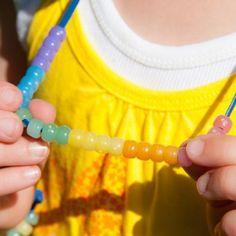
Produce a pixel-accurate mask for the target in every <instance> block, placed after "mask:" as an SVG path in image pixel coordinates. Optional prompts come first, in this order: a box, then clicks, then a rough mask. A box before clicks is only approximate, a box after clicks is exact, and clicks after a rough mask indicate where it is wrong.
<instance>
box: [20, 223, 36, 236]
mask: <svg viewBox="0 0 236 236" xmlns="http://www.w3.org/2000/svg"><path fill="white" fill-rule="evenodd" d="M16 230H17V231H18V232H19V233H20V234H22V235H23V236H28V235H31V234H32V232H33V227H32V226H31V225H30V224H28V223H27V222H25V221H23V222H21V223H20V224H19V225H17V226H16Z"/></svg>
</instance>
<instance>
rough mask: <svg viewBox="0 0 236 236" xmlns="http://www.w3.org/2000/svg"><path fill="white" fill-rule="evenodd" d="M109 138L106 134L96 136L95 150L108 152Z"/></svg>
mask: <svg viewBox="0 0 236 236" xmlns="http://www.w3.org/2000/svg"><path fill="white" fill-rule="evenodd" d="M110 143H111V138H110V137H108V136H106V135H101V136H98V137H97V143H96V150H97V151H98V152H102V153H107V152H109V148H110Z"/></svg>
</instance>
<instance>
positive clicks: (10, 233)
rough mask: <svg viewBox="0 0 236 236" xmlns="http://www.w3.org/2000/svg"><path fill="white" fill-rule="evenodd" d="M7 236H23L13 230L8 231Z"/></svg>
mask: <svg viewBox="0 0 236 236" xmlns="http://www.w3.org/2000/svg"><path fill="white" fill-rule="evenodd" d="M6 236H21V234H20V233H19V232H18V231H17V230H15V229H11V230H8V231H7V233H6Z"/></svg>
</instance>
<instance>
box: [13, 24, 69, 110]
mask: <svg viewBox="0 0 236 236" xmlns="http://www.w3.org/2000/svg"><path fill="white" fill-rule="evenodd" d="M65 36H66V32H65V29H64V28H62V27H60V26H55V27H53V28H52V29H51V31H50V32H49V35H48V36H47V38H46V39H45V40H44V42H43V45H42V47H41V48H40V49H39V51H38V53H37V55H36V57H35V58H34V60H33V62H32V64H31V66H30V67H29V69H28V70H27V71H26V74H25V76H24V77H23V78H22V79H21V81H20V83H19V85H18V86H17V87H18V88H19V89H20V90H21V92H22V95H23V102H22V104H21V107H28V105H29V102H30V100H31V99H32V97H33V95H34V93H35V92H36V91H37V90H38V87H39V85H40V83H41V82H42V80H43V77H44V75H45V72H46V71H47V70H48V68H49V66H50V64H51V62H52V60H53V58H54V57H55V55H56V53H57V51H58V50H59V48H60V45H61V43H62V42H63V41H64V39H65Z"/></svg>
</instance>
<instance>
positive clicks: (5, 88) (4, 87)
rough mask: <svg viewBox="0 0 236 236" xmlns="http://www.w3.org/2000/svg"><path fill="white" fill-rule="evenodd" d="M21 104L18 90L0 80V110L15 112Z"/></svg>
mask: <svg viewBox="0 0 236 236" xmlns="http://www.w3.org/2000/svg"><path fill="white" fill-rule="evenodd" d="M21 102H22V95H21V92H20V90H19V89H17V87H16V86H14V85H13V84H10V83H8V82H6V81H2V80H0V110H5V111H16V110H17V108H18V107H19V106H20V104H21Z"/></svg>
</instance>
